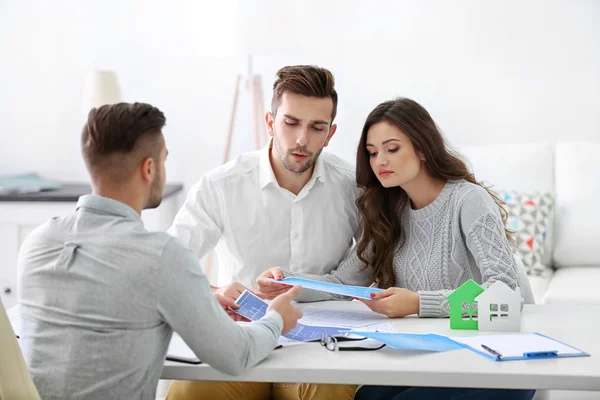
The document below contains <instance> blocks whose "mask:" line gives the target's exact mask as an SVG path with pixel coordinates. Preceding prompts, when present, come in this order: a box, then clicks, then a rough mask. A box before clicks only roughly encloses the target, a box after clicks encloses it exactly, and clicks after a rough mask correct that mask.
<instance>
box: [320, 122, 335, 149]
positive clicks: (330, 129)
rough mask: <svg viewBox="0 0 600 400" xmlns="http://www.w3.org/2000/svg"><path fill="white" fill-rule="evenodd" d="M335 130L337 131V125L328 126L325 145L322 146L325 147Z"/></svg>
mask: <svg viewBox="0 0 600 400" xmlns="http://www.w3.org/2000/svg"><path fill="white" fill-rule="evenodd" d="M335 131H337V125H336V124H333V125H331V128H329V135H327V140H326V141H325V145H324V146H323V147H327V145H328V144H329V141H330V140H331V138H332V137H333V135H334V134H335Z"/></svg>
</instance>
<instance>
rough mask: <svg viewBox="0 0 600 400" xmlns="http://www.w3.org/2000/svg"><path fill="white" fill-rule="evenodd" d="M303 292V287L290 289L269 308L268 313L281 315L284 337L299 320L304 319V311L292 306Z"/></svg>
mask: <svg viewBox="0 0 600 400" xmlns="http://www.w3.org/2000/svg"><path fill="white" fill-rule="evenodd" d="M301 291H302V286H295V287H293V288H290V289H289V291H288V292H287V293H284V294H281V295H279V296H277V297H276V298H275V299H274V300H273V301H272V302H271V304H270V305H269V308H267V311H276V312H277V313H279V315H281V319H283V330H282V331H281V334H282V335H283V334H286V333H288V332H289V331H291V330H292V329H294V328H295V327H296V324H298V320H299V319H300V318H302V311H300V309H299V308H297V307H294V306H293V305H292V304H291V302H292V300H294V299H295V298H296V297H297V296H298V295H299V294H300V292H301Z"/></svg>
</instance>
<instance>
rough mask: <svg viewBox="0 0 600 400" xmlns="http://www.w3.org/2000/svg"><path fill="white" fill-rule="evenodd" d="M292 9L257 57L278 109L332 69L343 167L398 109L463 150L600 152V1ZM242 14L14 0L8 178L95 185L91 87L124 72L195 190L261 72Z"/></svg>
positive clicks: (312, 3)
mask: <svg viewBox="0 0 600 400" xmlns="http://www.w3.org/2000/svg"><path fill="white" fill-rule="evenodd" d="M248 1H251V0H248ZM266 2H267V0H255V3H256V4H257V7H259V6H262V7H265V3H266ZM290 4H292V6H293V10H294V12H293V15H294V18H290V16H289V14H288V15H287V16H286V17H285V18H283V17H282V16H281V15H277V13H282V12H284V11H282V10H283V8H282V7H277V8H275V9H272V8H269V7H266V8H265V10H264V12H265V13H267V14H266V15H267V18H263V20H267V21H270V24H269V25H268V27H267V28H265V29H263V30H266V31H267V32H274V35H276V36H274V39H273V40H274V42H275V41H277V43H279V45H278V46H279V47H277V46H276V47H277V49H276V52H275V53H276V54H269V52H268V50H261V51H259V54H258V55H257V56H255V58H254V71H255V72H258V73H261V74H262V76H263V81H264V92H265V103H266V105H267V106H268V103H269V102H270V94H271V85H272V82H273V79H274V74H275V71H276V70H277V69H278V68H279V67H280V66H283V65H287V64H296V63H303V64H319V65H321V66H324V67H327V68H329V69H331V70H332V71H333V72H334V74H335V76H336V80H337V88H338V92H339V95H340V104H339V111H338V112H339V114H338V118H337V123H338V125H339V129H338V133H337V134H336V137H335V138H334V140H333V141H332V143H331V145H330V149H331V150H332V151H334V152H336V153H338V154H340V155H342V156H343V157H346V158H348V159H350V160H352V159H353V158H354V153H355V151H356V148H355V146H356V143H357V140H358V135H359V133H360V129H361V126H362V123H363V121H364V119H365V117H366V115H367V114H368V112H369V111H370V110H371V109H372V108H373V107H374V106H375V105H376V104H377V103H379V102H381V101H383V100H386V99H390V98H392V97H395V96H406V97H411V98H414V99H415V100H417V101H419V102H421V103H422V104H423V105H424V106H425V107H426V108H427V109H428V110H429V111H430V112H431V114H432V115H433V117H434V119H436V121H437V122H438V124H439V125H440V126H441V128H442V129H443V131H444V132H445V133H446V135H447V136H448V138H449V139H450V141H451V142H452V143H455V144H480V143H511V142H533V141H558V140H589V139H600V2H596V1H593V0H589V1H569V2H567V1H544V0H539V1H528V0H526V1H505V2H482V1H476V0H473V1H452V2H447V1H427V2H423V1H417V0H414V1H412V0H411V1H393V0H390V1H382V0H380V1H368V2H367V1H363V0H352V1H342V0H339V1H329V2H327V1H326V0H305V1H302V2H294V3H290ZM269 10H272V11H271V14H274V15H269V14H268V13H269ZM235 11H236V8H235V3H234V2H232V1H214V2H213V1H211V2H197V1H191V0H189V1H185V0H177V1H170V2H168V3H167V2H160V3H159V2H153V1H142V0H140V1H132V0H122V1H119V0H110V1H107V0H103V1H78V0H57V1H52V2H50V1H41V0H40V1H21V0H0V174H7V173H16V172H21V171H26V170H37V171H39V172H41V173H42V174H44V175H46V176H48V177H51V178H55V179H65V180H86V179H87V174H86V172H85V170H84V168H83V163H82V161H81V157H80V154H79V130H80V128H81V125H82V121H83V115H82V112H81V105H80V98H81V90H82V87H83V82H84V78H85V76H86V74H87V72H88V71H89V70H91V69H97V68H110V69H115V70H117V72H118V73H119V78H120V80H121V85H122V89H123V93H124V97H125V99H126V100H127V101H145V102H150V103H153V104H155V105H157V106H158V107H159V108H161V109H162V110H163V111H164V112H165V114H166V115H167V120H168V121H167V123H168V126H167V128H166V130H165V134H166V136H167V144H168V146H169V148H170V151H171V155H170V156H169V162H168V172H169V180H171V181H182V182H184V183H185V184H186V186H189V185H190V184H191V183H193V182H194V181H195V180H196V179H198V178H199V177H200V176H201V175H202V174H203V173H204V172H206V171H207V170H208V169H210V168H212V167H215V166H217V165H219V164H220V163H221V159H222V153H223V147H224V144H225V132H226V129H227V121H228V117H229V112H230V111H229V109H230V107H231V103H232V94H233V86H234V80H235V75H236V74H237V73H238V72H244V71H245V68H246V66H245V58H244V57H243V56H239V55H234V54H233V51H234V48H235V40H236V36H235V28H236V22H235V21H236V19H235ZM259 14H260V15H263V13H262V12H261V13H259ZM281 21H284V22H281ZM290 21H292V22H293V23H292V22H290ZM290 27H291V28H290ZM263 28H264V27H263ZM288 42H289V46H286V49H285V51H282V49H281V43H288ZM246 114H247V110H244V109H242V110H241V112H240V120H241V122H240V123H239V124H238V127H237V128H238V129H236V137H237V138H238V141H237V143H238V144H237V146H236V147H235V148H234V152H235V153H239V152H241V151H244V150H245V149H246V146H249V144H247V142H244V141H243V140H239V138H240V137H241V136H243V135H244V134H245V133H247V132H246V130H245V127H246V126H248V134H249V124H248V123H247V121H248V116H247V115H246ZM245 145H246V146H245Z"/></svg>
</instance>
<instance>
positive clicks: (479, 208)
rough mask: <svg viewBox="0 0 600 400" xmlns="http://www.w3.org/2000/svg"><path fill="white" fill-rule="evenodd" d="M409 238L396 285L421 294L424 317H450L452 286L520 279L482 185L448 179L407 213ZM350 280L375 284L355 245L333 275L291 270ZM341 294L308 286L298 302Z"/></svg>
mask: <svg viewBox="0 0 600 400" xmlns="http://www.w3.org/2000/svg"><path fill="white" fill-rule="evenodd" d="M401 225H402V229H403V232H404V237H405V240H404V241H403V243H402V244H401V245H400V246H398V248H397V249H396V254H395V255H394V261H393V270H394V278H395V286H396V287H401V288H406V289H409V290H412V291H414V292H417V293H418V294H419V306H420V310H419V316H420V317H447V316H448V315H449V302H448V300H447V299H446V296H448V295H449V294H450V293H452V291H453V290H454V289H456V288H458V287H459V286H460V285H462V284H463V283H465V282H466V281H467V280H469V279H473V280H474V281H475V282H477V283H479V284H481V285H482V286H483V287H484V288H486V287H488V286H490V285H491V284H493V283H494V282H495V281H502V282H504V283H506V284H507V285H508V286H509V287H510V288H512V289H515V287H517V286H521V285H519V283H518V277H517V265H516V262H515V259H514V256H513V253H512V249H511V246H510V244H509V242H508V240H507V239H506V235H505V232H504V224H503V221H502V218H501V215H500V210H499V209H498V205H497V204H496V203H495V202H494V199H493V198H492V197H491V196H490V194H489V193H488V192H487V191H486V190H485V189H484V188H483V187H481V186H479V185H475V184H472V183H470V182H467V181H464V180H459V181H448V182H447V183H446V185H445V186H444V188H443V189H442V191H441V192H440V194H439V195H438V196H437V198H436V199H435V200H434V201H433V202H432V203H431V204H429V205H428V206H426V207H424V208H422V209H419V210H413V209H411V208H410V206H406V208H405V209H404V210H403V211H402V213H401ZM284 274H285V275H286V276H297V277H302V278H308V279H315V280H320V281H328V282H332V283H340V284H344V285H356V286H369V285H370V284H372V283H373V269H372V268H371V267H370V266H368V265H367V266H365V264H364V263H363V262H362V261H361V260H360V259H359V258H358V255H357V253H356V251H355V250H353V251H352V252H350V254H349V256H348V257H346V259H345V260H344V261H343V262H342V263H341V264H340V265H339V266H338V268H337V269H335V270H334V271H332V272H331V273H329V274H327V275H314V274H302V273H291V272H287V271H285V272H284ZM339 298H340V296H337V295H332V294H329V293H325V292H317V291H314V290H304V291H303V293H302V294H301V295H300V297H299V298H298V299H297V300H298V301H319V300H330V299H339Z"/></svg>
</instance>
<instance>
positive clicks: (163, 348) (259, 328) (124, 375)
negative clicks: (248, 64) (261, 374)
mask: <svg viewBox="0 0 600 400" xmlns="http://www.w3.org/2000/svg"><path fill="white" fill-rule="evenodd" d="M164 125H165V117H164V115H163V113H162V112H161V111H160V110H159V109H157V108H156V107H153V106H151V105H149V104H141V103H135V104H125V103H121V104H116V105H110V106H102V107H100V108H98V109H93V110H92V111H91V112H90V113H89V116H88V121H87V123H86V125H85V127H84V129H83V132H82V136H81V145H82V153H83V158H84V160H85V163H86V166H87V168H88V170H89V173H90V176H91V178H92V191H93V194H91V195H86V196H82V197H81V198H80V199H79V201H78V202H77V208H76V210H75V212H73V213H72V214H70V215H67V216H64V217H56V218H53V219H51V220H50V221H48V222H46V223H45V224H43V225H41V226H40V227H38V228H36V229H35V230H34V231H33V232H32V233H31V235H30V236H29V237H28V238H27V239H26V240H25V242H24V243H23V246H22V247H21V250H20V254H19V272H20V280H19V303H20V313H21V338H20V340H19V342H20V345H21V348H22V350H23V356H24V358H25V361H26V362H27V365H28V367H29V369H30V372H31V375H32V377H33V381H34V383H35V385H36V387H37V389H38V391H39V393H40V396H41V397H42V398H43V399H47V400H53V399H74V400H77V399H86V400H88V399H91V400H94V399H145V400H154V398H155V392H156V385H157V383H158V379H159V378H160V374H161V371H162V369H163V365H164V360H165V354H166V352H167V347H168V345H169V341H170V340H171V335H172V334H173V331H176V332H178V333H179V334H180V336H181V337H182V338H183V340H184V341H185V342H186V343H187V344H188V345H189V347H190V348H191V349H192V350H193V351H194V353H195V354H196V355H197V356H198V357H199V358H200V359H201V360H202V361H203V362H205V363H208V364H210V365H211V366H212V367H213V368H215V369H217V370H220V371H223V372H225V373H228V374H234V375H235V374H239V373H241V372H242V371H243V370H244V369H246V368H249V367H251V366H253V365H255V364H256V363H258V362H259V361H261V360H262V359H263V358H265V357H266V356H267V355H268V354H269V353H270V352H271V351H272V350H273V348H274V347H275V346H276V344H277V341H278V339H279V336H280V335H281V334H282V332H286V331H288V330H290V329H292V328H294V327H295V326H296V321H297V320H298V318H299V317H300V316H301V315H302V313H301V312H300V311H299V310H298V309H296V308H295V307H293V306H292V305H291V304H290V301H291V300H292V299H293V298H294V297H295V296H297V295H298V293H294V294H292V295H288V296H285V295H282V296H279V298H278V300H276V301H274V302H272V303H271V304H270V306H269V310H268V313H267V315H266V316H265V317H264V318H263V319H261V320H260V321H256V322H253V323H250V324H246V325H239V324H236V323H234V322H233V321H232V320H231V318H230V317H229V316H228V315H227V313H226V312H225V311H224V310H223V309H224V308H226V309H227V308H229V307H233V308H235V307H236V305H235V304H234V303H233V302H232V301H231V299H225V298H223V297H221V296H214V295H213V294H212V293H211V291H210V286H209V284H208V280H207V279H206V277H205V276H204V274H202V270H201V267H200V265H199V263H198V260H196V258H195V257H194V256H193V255H192V254H191V252H190V251H189V250H187V249H186V248H184V247H183V246H182V245H181V243H180V242H179V241H178V240H177V239H175V238H173V237H172V236H170V235H168V234H166V233H164V232H148V231H147V230H146V229H144V224H143V222H142V219H141V216H140V214H141V212H142V210H143V209H145V208H154V207H157V206H158V205H159V204H160V202H161V200H162V192H163V188H164V185H165V176H166V174H165V158H166V156H167V153H168V151H167V148H166V146H165V140H164V137H163V134H162V128H163V126H164Z"/></svg>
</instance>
